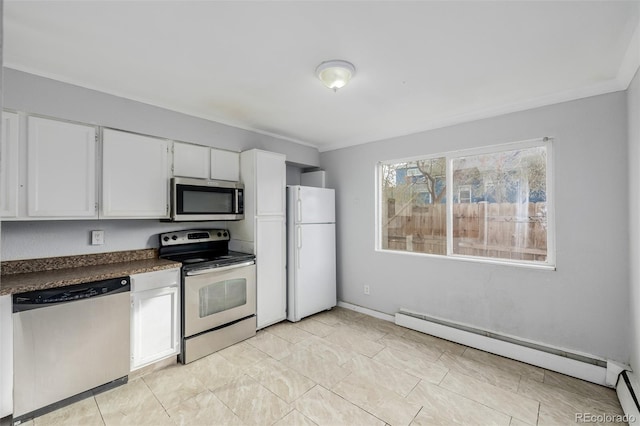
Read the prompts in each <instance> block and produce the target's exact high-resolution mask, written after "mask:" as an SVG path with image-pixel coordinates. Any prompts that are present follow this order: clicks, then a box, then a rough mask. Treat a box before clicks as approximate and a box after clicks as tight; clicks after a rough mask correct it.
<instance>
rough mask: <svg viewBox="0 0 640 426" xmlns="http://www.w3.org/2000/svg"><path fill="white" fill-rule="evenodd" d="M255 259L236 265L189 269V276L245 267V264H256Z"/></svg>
mask: <svg viewBox="0 0 640 426" xmlns="http://www.w3.org/2000/svg"><path fill="white" fill-rule="evenodd" d="M255 263H256V261H255V260H249V261H248V262H242V263H236V264H234V265H229V266H222V267H220V268H204V269H196V270H195V271H187V276H188V277H192V276H194V275H203V274H211V273H214V272H224V271H229V270H231V269H237V268H244V267H245V266H251V265H255Z"/></svg>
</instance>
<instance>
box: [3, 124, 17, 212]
mask: <svg viewBox="0 0 640 426" xmlns="http://www.w3.org/2000/svg"><path fill="white" fill-rule="evenodd" d="M0 185H1V187H0V216H2V217H16V216H17V215H18V114H15V113H12V112H3V113H2V141H1V142H0Z"/></svg>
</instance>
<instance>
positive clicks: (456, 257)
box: [375, 248, 556, 271]
mask: <svg viewBox="0 0 640 426" xmlns="http://www.w3.org/2000/svg"><path fill="white" fill-rule="evenodd" d="M375 251H376V252H378V253H389V254H399V255H408V256H416V257H429V258H434V259H445V260H453V261H462V262H471V263H485V264H489V265H500V266H513V267H516V268H526V269H539V270H543V271H555V270H556V265H543V264H539V263H532V262H526V261H509V260H500V259H486V258H482V257H474V256H462V255H456V254H452V255H441V254H429V253H418V252H412V251H404V250H389V249H381V248H376V249H375Z"/></svg>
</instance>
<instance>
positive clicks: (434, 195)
mask: <svg viewBox="0 0 640 426" xmlns="http://www.w3.org/2000/svg"><path fill="white" fill-rule="evenodd" d="M416 165H417V166H418V170H420V173H422V176H424V180H425V184H426V187H427V191H429V194H431V200H432V201H431V202H432V203H433V204H437V203H439V202H440V201H441V200H442V197H444V196H445V194H446V193H447V185H446V184H445V185H442V187H441V188H440V190H439V191H438V188H437V185H436V183H437V180H438V178H442V177H444V175H445V167H446V159H445V158H430V159H428V160H420V161H417V162H416Z"/></svg>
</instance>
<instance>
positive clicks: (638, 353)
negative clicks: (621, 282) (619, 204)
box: [627, 71, 640, 371]
mask: <svg viewBox="0 0 640 426" xmlns="http://www.w3.org/2000/svg"><path fill="white" fill-rule="evenodd" d="M627 103H628V108H629V241H630V247H629V265H630V266H631V271H630V293H629V301H630V304H631V320H630V324H631V338H630V339H629V345H630V352H631V367H632V368H633V369H634V370H635V371H640V370H639V369H640V260H639V259H640V71H638V72H637V73H636V76H635V78H634V79H633V81H632V82H631V85H630V86H629V89H628V90H627Z"/></svg>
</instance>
